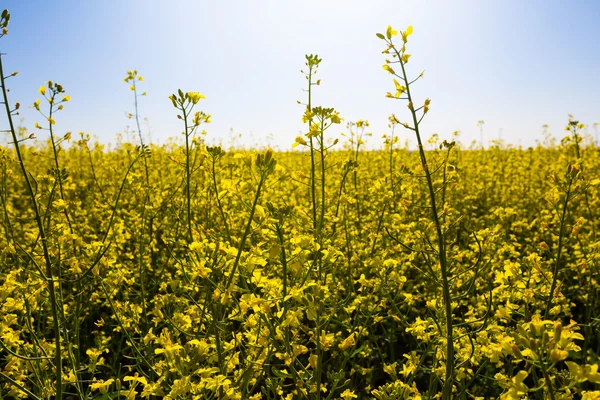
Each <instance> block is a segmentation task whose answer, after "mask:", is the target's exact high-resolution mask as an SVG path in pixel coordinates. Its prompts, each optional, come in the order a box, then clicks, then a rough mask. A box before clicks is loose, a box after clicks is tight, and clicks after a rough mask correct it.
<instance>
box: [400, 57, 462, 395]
mask: <svg viewBox="0 0 600 400" xmlns="http://www.w3.org/2000/svg"><path fill="white" fill-rule="evenodd" d="M396 55H397V56H398V60H399V61H400V66H401V67H402V76H401V77H400V78H402V79H404V82H405V83H406V95H407V98H408V101H409V104H413V101H412V96H411V93H410V84H409V81H408V78H407V75H406V69H405V67H404V62H403V61H402V56H401V55H400V54H399V53H398V51H397V50H396ZM410 112H411V115H412V119H413V127H414V128H413V129H414V131H415V135H416V137H417V142H418V145H419V157H420V159H421V166H422V167H423V170H424V172H425V180H426V181H427V188H428V190H429V202H430V207H431V216H432V220H433V223H434V225H435V231H436V234H437V247H438V259H439V264H440V272H441V275H442V276H441V278H442V279H441V281H442V282H441V283H442V293H443V298H444V308H445V314H446V331H447V333H446V379H445V381H444V386H443V389H442V399H443V400H450V398H451V396H452V384H453V381H454V343H453V341H454V337H453V326H452V325H453V321H452V300H451V296H450V280H449V277H448V264H447V260H446V246H445V240H444V233H443V232H442V224H441V222H440V219H439V216H438V211H437V204H436V200H435V188H434V187H433V179H432V177H431V172H430V171H429V166H428V164H427V157H426V156H425V150H424V148H423V143H422V141H421V133H420V131H419V120H418V118H417V113H416V111H415V109H414V106H412V107H410Z"/></svg>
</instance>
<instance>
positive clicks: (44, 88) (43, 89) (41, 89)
mask: <svg viewBox="0 0 600 400" xmlns="http://www.w3.org/2000/svg"><path fill="white" fill-rule="evenodd" d="M38 92H40V94H41V95H42V96H45V95H46V86H44V85H42V86H40V88H39V89H38Z"/></svg>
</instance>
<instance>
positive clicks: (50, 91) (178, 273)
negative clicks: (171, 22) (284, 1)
mask: <svg viewBox="0 0 600 400" xmlns="http://www.w3.org/2000/svg"><path fill="white" fill-rule="evenodd" d="M7 21H8V14H7V13H6V14H3V15H2V22H3V23H4V22H6V23H7ZM4 26H5V27H6V26H7V24H5V25H4ZM411 31H412V28H408V29H407V30H406V31H403V32H396V31H395V30H393V29H392V28H391V27H390V28H388V29H387V31H386V32H385V33H384V34H380V35H378V36H380V38H381V39H382V40H383V41H384V42H385V43H384V44H383V48H384V49H386V48H387V51H388V52H389V53H388V54H389V57H391V58H392V60H388V62H386V64H385V67H384V69H386V71H387V73H390V74H392V75H394V77H393V78H392V79H393V86H392V87H393V88H395V91H396V93H390V94H389V96H388V97H392V98H395V99H399V103H398V104H401V107H399V108H401V109H402V110H403V111H406V112H407V113H410V114H408V115H409V117H408V120H410V121H411V122H401V121H400V120H399V119H398V118H397V117H396V116H392V117H390V123H391V124H392V125H393V126H394V127H395V128H396V129H398V130H399V129H402V127H403V126H404V127H406V128H408V129H409V131H412V133H411V134H414V135H416V137H417V138H418V140H419V143H420V144H421V146H420V147H419V148H418V149H416V150H415V151H409V150H408V149H406V148H403V147H401V146H400V145H399V144H398V136H393V135H388V136H387V137H386V138H385V140H386V142H385V143H386V144H385V147H384V148H383V149H380V150H378V151H366V150H365V149H364V142H363V140H364V138H365V137H366V136H365V135H366V133H367V132H368V129H369V128H368V123H367V122H365V121H358V122H356V123H349V124H348V128H347V134H346V136H345V137H339V138H338V139H339V141H338V142H337V143H336V141H335V135H333V134H331V136H330V131H327V129H328V128H329V127H331V126H338V127H339V124H340V123H342V121H341V118H340V116H339V115H338V113H337V112H336V111H335V110H334V109H327V108H320V107H312V106H310V95H311V94H310V91H309V92H308V96H309V98H308V104H309V105H308V106H307V108H306V112H305V114H304V117H303V118H304V120H305V122H306V124H307V131H308V133H307V134H306V135H303V136H300V137H298V138H297V139H296V142H295V143H294V145H295V149H294V151H289V152H273V151H272V150H269V149H264V150H244V149H236V148H226V147H225V146H223V147H219V146H207V145H206V144H205V143H204V142H203V139H202V134H201V133H200V132H199V131H200V130H201V129H203V126H204V125H205V124H206V123H209V122H210V116H209V115H208V114H205V113H203V112H199V111H197V109H198V108H199V107H200V106H199V105H198V104H201V103H200V100H201V99H202V97H203V96H202V95H201V94H199V93H196V92H187V93H185V92H183V91H178V92H177V93H175V94H173V96H171V100H172V103H173V106H174V107H175V108H176V111H175V112H176V113H179V115H180V116H181V124H182V130H183V131H184V133H185V135H184V139H183V142H173V143H170V144H167V145H162V146H157V145H151V144H148V143H144V142H143V138H142V137H140V141H141V143H137V144H131V143H126V142H119V143H117V144H116V145H114V146H112V147H111V148H110V149H108V148H107V147H105V146H104V145H102V144H99V143H96V142H94V141H93V140H92V139H91V138H90V137H89V135H85V134H82V135H79V136H78V135H74V134H64V133H61V134H58V133H56V132H55V130H56V128H55V124H56V121H55V120H54V117H53V113H54V112H55V111H57V110H59V107H65V108H66V107H68V101H69V100H70V99H69V98H68V96H67V95H66V91H65V89H64V88H63V87H62V86H61V85H59V84H57V83H55V82H48V83H47V84H44V86H42V87H41V88H40V90H39V97H40V100H39V101H36V103H34V105H33V107H35V108H36V109H38V110H40V111H41V112H42V113H44V114H45V115H46V116H47V119H46V121H45V123H44V124H41V127H42V128H44V129H45V130H44V131H39V133H36V134H35V135H33V134H31V133H30V132H28V131H27V130H25V129H18V128H17V127H16V126H15V124H14V121H13V120H14V119H15V116H14V104H15V101H14V100H11V99H10V98H9V95H10V96H12V95H13V94H12V93H9V92H8V91H7V90H6V88H7V80H6V77H7V76H9V75H7V74H6V73H5V72H2V63H3V62H5V58H4V59H2V60H1V61H0V75H1V76H2V95H3V102H4V104H5V106H6V114H7V117H8V119H7V121H8V122H7V125H6V126H3V127H2V129H7V130H8V131H9V134H10V135H12V136H11V137H12V138H13V140H12V143H9V144H8V145H6V146H4V147H2V148H0V205H1V214H2V216H1V217H0V218H1V221H2V223H1V224H0V226H1V227H0V229H1V230H2V235H1V236H0V397H1V398H30V399H50V398H55V399H137V398H150V399H160V398H165V399H253V400H256V399H353V398H357V399H379V400H384V399H437V398H442V399H490V398H494V399H495V398H500V399H527V398H533V399H579V398H583V399H599V398H600V372H599V371H598V362H599V361H598V354H599V353H600V320H599V319H598V312H599V311H600V281H599V279H600V267H599V264H598V262H599V260H598V253H599V244H600V242H599V241H598V237H597V234H598V231H599V230H600V224H599V222H598V221H599V219H598V216H599V214H600V208H599V205H600V179H599V177H600V152H599V150H598V147H596V146H595V145H594V143H593V141H592V140H591V139H590V138H589V137H588V136H586V135H585V126H584V125H583V124H581V123H579V122H578V121H575V120H574V119H571V120H569V121H568V122H566V125H567V130H566V131H565V132H564V135H563V136H561V137H558V138H553V137H552V136H550V135H548V136H547V137H546V138H545V140H544V141H543V142H541V143H540V145H538V146H537V147H535V148H515V147H511V146H508V145H503V144H502V143H497V144H495V145H493V146H491V147H490V148H487V149H481V148H467V147H465V146H464V145H461V144H460V141H459V138H457V137H455V138H454V139H455V140H454V141H449V140H441V139H438V138H437V137H433V138H427V139H425V138H423V140H421V138H420V132H419V123H420V118H422V116H424V115H425V114H426V113H427V112H428V106H429V100H427V101H426V102H425V103H424V104H423V105H422V106H421V107H416V106H413V104H412V98H411V93H410V89H412V82H411V80H410V79H409V78H408V77H407V75H406V72H405V66H406V64H407V63H408V57H407V54H406V53H405V45H406V43H407V41H408V37H409V35H410V33H411ZM396 41H397V42H398V43H399V45H398V47H396V46H397V45H396ZM319 63H320V59H319V58H318V57H316V56H307V58H306V68H305V74H306V76H307V81H308V85H309V86H308V87H309V88H310V87H311V86H310V85H311V84H312V83H313V82H314V81H313V79H314V73H315V72H316V70H317V68H318V65H319ZM408 66H410V64H408ZM407 68H408V67H407ZM141 80H142V78H141V77H140V76H139V75H138V74H137V71H129V72H128V73H127V75H126V77H125V81H126V82H127V84H129V85H131V87H132V88H133V89H132V90H133V91H134V92H135V93H136V95H137V87H136V84H138V83H139V82H140V81H141ZM8 83H10V81H8ZM415 90H416V89H415ZM407 105H408V109H407V108H406V106H407ZM18 107H19V106H16V109H18ZM132 117H133V118H134V119H136V118H137V110H136V114H135V115H132ZM58 118H60V116H59V117H58ZM58 118H57V119H58ZM42 134H43V135H46V134H47V135H48V136H44V137H43V139H42V138H37V139H34V136H39V137H42ZM46 139H47V140H46ZM334 143H336V144H335V145H334ZM290 145H291V143H290Z"/></svg>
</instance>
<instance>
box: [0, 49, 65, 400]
mask: <svg viewBox="0 0 600 400" xmlns="http://www.w3.org/2000/svg"><path fill="white" fill-rule="evenodd" d="M0 85H1V86H2V96H3V99H4V107H5V110H6V117H7V118H8V123H9V126H10V133H11V135H12V139H13V143H14V146H15V152H16V153H17V159H18V160H19V165H20V166H21V172H22V174H23V177H24V178H25V183H26V186H27V192H28V194H29V198H30V200H31V206H32V207H33V211H34V214H35V217H34V218H35V221H36V223H37V227H38V231H39V235H40V239H41V242H42V251H43V254H44V262H45V263H46V274H45V276H44V279H45V280H46V283H47V285H48V294H49V296H50V306H51V311H52V325H53V327H54V343H55V347H56V349H55V352H56V353H55V357H54V367H55V368H56V375H55V377H56V396H55V399H56V400H62V398H63V389H62V354H61V351H62V349H61V347H62V346H61V334H60V321H59V313H58V304H57V303H56V300H57V297H56V291H55V289H54V279H53V271H52V262H51V260H50V251H49V250H48V238H47V237H46V231H45V229H44V224H43V222H42V218H41V216H40V210H39V207H38V202H37V199H36V197H35V193H34V191H33V187H32V185H31V181H30V179H29V174H28V172H27V168H25V163H24V161H23V155H22V154H21V149H20V146H19V138H18V137H17V133H16V131H15V127H14V123H13V119H12V113H11V110H10V106H9V103H8V95H7V91H6V80H5V76H4V70H3V66H2V55H1V54H0Z"/></svg>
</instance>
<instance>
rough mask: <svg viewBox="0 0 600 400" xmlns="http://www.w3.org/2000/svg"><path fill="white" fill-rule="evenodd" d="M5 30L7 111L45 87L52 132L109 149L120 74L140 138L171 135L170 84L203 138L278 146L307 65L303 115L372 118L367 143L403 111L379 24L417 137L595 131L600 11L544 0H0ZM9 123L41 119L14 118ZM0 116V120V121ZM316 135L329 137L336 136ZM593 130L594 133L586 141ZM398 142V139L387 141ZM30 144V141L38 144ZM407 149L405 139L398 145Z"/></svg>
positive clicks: (31, 114) (594, 4) (119, 114)
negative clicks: (572, 122)
mask: <svg viewBox="0 0 600 400" xmlns="http://www.w3.org/2000/svg"><path fill="white" fill-rule="evenodd" d="M1 7H2V8H8V9H9V11H10V12H11V24H10V26H9V28H10V32H9V34H8V35H7V36H5V37H4V38H2V39H1V40H0V51H2V52H4V53H7V55H6V56H5V57H4V68H5V71H6V72H12V71H14V70H18V71H19V75H18V76H17V77H16V78H13V79H11V80H9V84H10V85H9V86H10V88H11V93H10V95H11V101H12V102H16V101H20V102H21V104H23V105H25V104H26V105H31V104H32V103H33V101H34V100H35V99H36V98H39V97H40V96H39V95H38V93H37V89H38V87H39V86H40V85H41V84H43V83H44V82H45V81H47V80H48V79H51V80H53V81H56V82H59V83H61V84H62V85H63V86H64V87H65V89H66V90H67V94H69V95H70V96H71V97H72V101H71V102H69V103H67V104H66V106H65V110H64V111H63V112H62V113H61V114H59V115H57V118H56V119H57V129H58V131H59V133H60V132H66V131H72V132H73V133H74V134H76V133H77V132H80V131H85V132H87V133H91V134H93V135H96V136H97V137H98V138H99V140H100V141H102V142H112V143H114V142H115V140H116V135H117V134H118V133H123V132H124V130H125V128H126V126H128V125H132V123H131V122H132V121H130V120H128V119H127V118H126V113H127V112H129V111H132V110H133V96H132V92H130V91H129V89H128V86H127V85H126V84H125V83H124V82H123V78H124V77H125V74H126V71H127V70H128V69H137V70H139V72H140V74H142V75H143V76H144V78H145V82H143V83H142V84H141V85H140V90H142V91H146V92H147V93H148V96H147V97H144V98H141V100H140V115H141V116H142V117H145V118H147V119H148V125H147V126H146V125H145V126H144V127H143V130H144V134H145V135H146V136H148V135H151V138H152V141H153V142H157V143H164V142H165V141H166V139H167V138H168V137H176V136H180V132H181V122H180V121H179V120H177V118H176V111H175V109H174V108H173V107H172V105H171V103H170V101H169V99H168V96H169V94H171V93H174V92H175V91H176V90H177V89H179V88H181V89H182V90H183V91H199V92H201V93H203V94H204V95H206V100H202V102H201V103H200V106H201V109H202V110H204V111H206V112H208V113H210V114H212V116H213V123H211V124H210V125H207V127H206V128H207V130H208V140H209V141H218V140H222V141H223V142H224V143H228V142H229V140H230V138H231V130H233V132H234V133H235V135H238V134H241V137H240V138H239V139H238V142H237V143H238V144H243V145H254V146H256V145H259V146H265V145H269V146H272V147H275V148H279V149H290V148H291V144H292V143H293V141H294V138H295V137H296V136H297V135H298V134H299V133H300V132H301V131H304V130H305V129H306V128H305V126H304V125H303V124H302V122H301V116H302V113H303V108H302V106H300V105H298V104H297V103H296V100H305V93H304V92H303V89H304V88H305V80H304V78H303V76H302V75H301V74H300V69H301V68H303V67H304V61H305V60H304V55H305V54H307V53H317V54H318V55H319V56H320V57H321V58H322V59H323V62H322V67H321V68H320V71H319V76H318V77H319V78H320V79H322V84H321V86H319V87H317V90H316V91H315V94H314V98H313V101H314V104H315V105H323V106H327V107H335V108H336V109H337V110H338V111H339V112H340V113H341V116H342V117H343V118H345V119H346V121H356V120H358V119H367V120H369V121H370V122H371V131H372V132H373V138H372V139H370V142H371V145H372V146H376V145H378V144H380V143H381V139H380V137H381V135H382V134H384V133H387V132H388V131H389V130H388V128H387V117H388V116H389V115H390V113H392V112H394V113H396V114H397V115H398V116H403V115H406V114H405V110H406V105H405V104H404V103H403V102H399V101H393V100H390V99H386V98H385V93H386V92H387V91H392V89H393V83H392V81H391V79H390V76H389V75H388V74H387V73H385V72H384V71H383V70H382V68H381V65H382V64H383V62H384V57H383V56H382V55H381V50H382V49H383V48H384V46H383V42H382V41H381V40H379V39H377V38H376V37H375V33H376V32H384V31H385V28H386V27H387V25H390V24H391V25H392V26H393V27H394V28H396V29H405V28H406V27H407V26H408V25H413V26H414V34H413V35H412V36H411V38H410V41H409V44H408V49H409V50H408V52H409V53H411V54H412V58H411V61H410V63H409V64H408V69H409V71H410V72H412V73H413V74H414V75H416V74H418V73H419V72H420V71H421V70H425V79H424V80H422V81H420V82H419V83H418V84H417V85H416V87H415V88H414V89H413V92H414V95H415V96H416V98H417V99H418V100H419V101H422V100H424V99H425V98H426V97H430V98H431V99H432V103H431V111H430V113H429V114H428V117H427V118H426V119H425V121H424V122H423V125H422V129H423V132H424V133H425V135H427V136H429V135H430V134H432V133H438V134H439V135H440V136H441V137H450V135H451V133H452V132H453V131H455V130H460V131H461V132H462V136H461V140H462V141H463V142H464V143H469V142H470V141H472V140H479V128H478V127H477V121H478V120H484V121H485V125H484V138H485V140H486V141H487V140H489V139H495V138H497V137H498V135H499V134H500V132H501V135H502V138H503V139H504V140H505V141H507V142H509V143H513V144H519V143H521V144H523V145H532V144H534V143H535V140H538V139H541V138H542V136H541V126H542V124H548V125H549V126H550V131H551V132H552V133H554V134H555V135H556V136H562V135H563V127H564V126H565V125H566V122H567V115H568V114H569V113H572V114H574V115H575V117H576V118H577V119H579V120H580V121H581V122H583V123H586V124H590V125H591V124H593V123H594V122H596V121H600V77H599V71H600V44H599V41H600V24H599V21H600V2H598V1H595V0H589V1H583V0H581V1H568V2H567V1H555V0H529V1H521V0H505V1H475V0H472V1H460V0H459V1H451V2H450V1H445V0H443V1H412V0H403V1H400V0H393V1H392V0H301V1H300V0H298V1H296V0H286V1H282V0H271V1H269V0H252V1H242V0H236V1H234V0H222V1H205V0H196V1H191V0H189V1H187V0H173V1H171V2H165V1H159V0H127V1H125V0H102V1H100V0H87V1H81V0H61V1H42V0H3V1H2V6H1ZM21 116H22V117H23V118H24V122H23V124H24V125H25V126H27V127H29V128H31V129H33V124H34V122H36V121H40V122H41V119H40V117H38V115H37V114H36V112H35V110H33V109H30V108H25V109H23V112H22V113H21ZM0 120H1V119H0ZM344 129H345V127H344V126H343V125H342V126H340V127H339V129H336V130H335V131H331V133H330V135H332V136H339V133H341V132H342V131H344ZM592 132H593V131H592ZM397 133H400V134H401V135H402V137H403V138H412V134H411V132H408V131H401V132H397ZM38 136H40V137H42V136H43V134H41V133H40V134H39V135H38ZM413 143H414V140H413Z"/></svg>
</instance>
